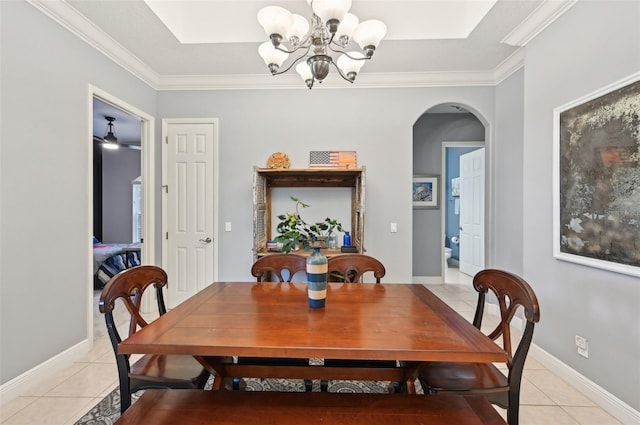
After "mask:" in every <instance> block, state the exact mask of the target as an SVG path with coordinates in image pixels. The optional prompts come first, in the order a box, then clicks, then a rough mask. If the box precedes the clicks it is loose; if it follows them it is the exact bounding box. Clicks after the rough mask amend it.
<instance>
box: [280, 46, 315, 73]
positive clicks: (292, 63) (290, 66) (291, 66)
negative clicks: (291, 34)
mask: <svg viewBox="0 0 640 425" xmlns="http://www.w3.org/2000/svg"><path fill="white" fill-rule="evenodd" d="M307 53H309V49H308V48H307V51H306V52H305V54H304V55H302V56H300V57H298V58H297V59H296V60H294V61H293V62H291V65H289V66H288V67H287V68H286V69H284V70H282V71H278V72H276V73H275V74H272V75H280V74H284V73H285V72H287V71H288V70H290V69H291V68H293V65H295V64H297V63H298V62H300V59H304V58H306V57H307Z"/></svg>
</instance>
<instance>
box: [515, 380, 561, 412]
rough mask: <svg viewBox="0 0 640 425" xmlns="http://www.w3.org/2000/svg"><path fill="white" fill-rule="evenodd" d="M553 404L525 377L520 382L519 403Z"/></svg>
mask: <svg viewBox="0 0 640 425" xmlns="http://www.w3.org/2000/svg"><path fill="white" fill-rule="evenodd" d="M525 404H526V405H539V406H554V405H555V403H554V402H553V400H551V399H550V398H549V397H547V396H546V395H545V393H543V392H542V391H540V389H539V388H538V387H536V386H535V385H533V384H532V383H531V382H529V380H528V379H527V378H526V377H523V378H522V383H521V384H520V405H521V406H522V405H525Z"/></svg>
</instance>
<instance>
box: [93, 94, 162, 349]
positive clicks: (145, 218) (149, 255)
mask: <svg viewBox="0 0 640 425" xmlns="http://www.w3.org/2000/svg"><path fill="white" fill-rule="evenodd" d="M87 92H88V94H87V108H86V110H87V139H86V140H89V141H91V144H89V145H88V146H92V144H93V99H94V98H97V99H99V100H101V101H102V102H105V103H108V104H109V105H111V106H113V107H114V108H118V109H121V110H122V111H124V112H127V113H129V114H131V115H135V116H137V117H138V118H140V121H141V127H142V128H141V133H140V147H141V150H142V153H141V164H140V168H141V173H140V175H141V177H142V181H143V182H144V185H145V190H144V191H143V193H142V198H143V199H142V208H143V209H142V238H143V240H144V248H143V249H142V252H141V254H142V258H141V262H142V264H157V262H156V258H157V256H156V237H155V234H156V232H155V222H156V220H155V216H156V209H155V202H156V201H155V193H156V183H155V144H154V143H153V141H154V140H155V136H154V131H155V130H154V129H155V118H154V117H153V116H151V115H149V114H147V113H146V112H144V111H142V110H140V109H138V108H136V107H135V106H133V105H130V104H129V103H127V102H125V101H123V100H122V99H119V98H117V97H115V96H113V95H111V94H109V93H107V92H106V91H104V90H102V89H100V88H98V87H95V86H93V85H91V84H89V85H88V90H87ZM86 181H87V239H86V240H87V252H88V256H87V282H89V285H87V340H88V342H89V350H91V349H93V340H94V335H93V326H94V323H93V315H94V311H93V308H94V307H93V273H91V271H92V270H93V246H92V242H91V240H92V235H93V149H89V148H87V175H86Z"/></svg>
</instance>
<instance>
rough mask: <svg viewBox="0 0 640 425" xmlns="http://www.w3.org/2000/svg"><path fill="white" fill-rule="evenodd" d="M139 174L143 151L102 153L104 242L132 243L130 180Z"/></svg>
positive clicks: (107, 151)
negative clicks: (141, 152)
mask: <svg viewBox="0 0 640 425" xmlns="http://www.w3.org/2000/svg"><path fill="white" fill-rule="evenodd" d="M139 176H140V151H139V150H136V149H126V148H123V147H121V148H120V149H118V150H108V149H104V150H103V152H102V213H103V215H102V242H104V243H131V242H132V241H133V240H132V232H133V220H132V209H133V198H132V185H131V181H132V180H133V179H135V178H137V177H139Z"/></svg>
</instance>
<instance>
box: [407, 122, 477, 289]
mask: <svg viewBox="0 0 640 425" xmlns="http://www.w3.org/2000/svg"><path fill="white" fill-rule="evenodd" d="M484 137H485V128H484V126H483V125H482V123H481V122H480V121H479V120H478V118H476V117H475V116H474V115H473V114H429V113H427V114H424V115H422V116H421V117H420V118H419V119H418V120H417V121H416V123H415V125H414V126H413V174H415V175H438V176H440V178H441V179H442V178H443V176H444V175H445V173H444V171H443V170H442V142H445V141H458V142H464V141H482V140H484ZM438 184H439V185H441V184H442V183H441V182H439V183H438ZM438 189H439V191H441V189H440V188H438ZM439 197H440V208H438V209H414V210H413V248H412V257H413V276H421V277H424V276H429V277H433V276H440V275H441V274H442V264H443V259H442V255H443V246H442V239H441V238H442V234H443V230H442V202H443V200H446V196H445V194H442V193H440V195H439Z"/></svg>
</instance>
